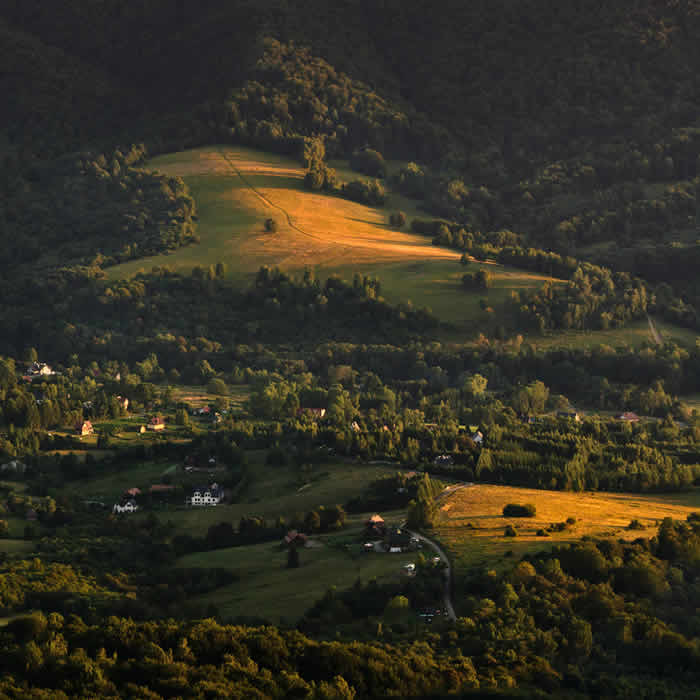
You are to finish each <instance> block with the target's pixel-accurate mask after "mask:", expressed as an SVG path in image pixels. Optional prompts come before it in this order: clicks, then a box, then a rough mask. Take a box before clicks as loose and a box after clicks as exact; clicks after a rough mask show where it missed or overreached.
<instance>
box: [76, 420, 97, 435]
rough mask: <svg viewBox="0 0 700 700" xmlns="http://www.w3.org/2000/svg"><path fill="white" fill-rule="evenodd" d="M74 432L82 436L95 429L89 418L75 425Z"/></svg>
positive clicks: (90, 433)
mask: <svg viewBox="0 0 700 700" xmlns="http://www.w3.org/2000/svg"><path fill="white" fill-rule="evenodd" d="M75 432H76V433H77V434H78V435H80V436H81V437H83V436H85V435H92V434H93V433H94V432H95V429H94V428H93V427H92V423H91V422H90V421H89V420H84V421H81V422H80V423H78V424H77V425H76V426H75Z"/></svg>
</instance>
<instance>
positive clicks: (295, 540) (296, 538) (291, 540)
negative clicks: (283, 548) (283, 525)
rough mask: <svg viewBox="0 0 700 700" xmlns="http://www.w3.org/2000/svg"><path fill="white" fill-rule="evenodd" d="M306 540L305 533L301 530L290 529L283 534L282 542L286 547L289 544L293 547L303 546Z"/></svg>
mask: <svg viewBox="0 0 700 700" xmlns="http://www.w3.org/2000/svg"><path fill="white" fill-rule="evenodd" d="M306 540H307V537H306V535H305V534H304V533H303V532H299V531H298V530H290V531H289V532H288V533H287V534H286V535H285V536H284V544H285V545H287V546H288V547H289V546H290V545H291V546H294V547H303V546H304V545H306Z"/></svg>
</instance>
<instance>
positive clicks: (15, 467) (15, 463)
mask: <svg viewBox="0 0 700 700" xmlns="http://www.w3.org/2000/svg"><path fill="white" fill-rule="evenodd" d="M26 469H27V465H26V464H24V463H23V462H20V461H19V460H17V459H12V460H10V461H9V462H5V464H0V472H17V473H19V474H24V472H25V471H26Z"/></svg>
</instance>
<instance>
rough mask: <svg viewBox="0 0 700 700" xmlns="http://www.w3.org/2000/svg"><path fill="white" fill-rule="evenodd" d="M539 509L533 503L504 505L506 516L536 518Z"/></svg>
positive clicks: (504, 514) (504, 515)
mask: <svg viewBox="0 0 700 700" xmlns="http://www.w3.org/2000/svg"><path fill="white" fill-rule="evenodd" d="M536 513H537V509H536V508H535V506H534V505H533V504H532V503H525V504H520V503H509V504H508V505H506V506H504V507H503V517H504V518H534V517H535V514H536Z"/></svg>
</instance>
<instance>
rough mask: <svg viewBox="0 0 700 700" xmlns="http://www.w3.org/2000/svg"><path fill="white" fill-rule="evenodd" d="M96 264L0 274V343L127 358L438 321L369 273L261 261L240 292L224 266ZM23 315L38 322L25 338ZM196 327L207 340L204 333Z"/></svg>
mask: <svg viewBox="0 0 700 700" xmlns="http://www.w3.org/2000/svg"><path fill="white" fill-rule="evenodd" d="M98 272H99V270H97V272H95V274H89V275H86V276H84V277H80V278H78V279H76V278H75V277H74V276H73V274H72V273H71V272H69V271H57V272H55V273H54V274H53V275H52V276H50V277H49V278H47V279H36V278H31V279H25V280H24V281H23V283H21V284H20V283H17V282H16V283H14V284H10V283H9V281H6V282H5V284H4V285H3V283H2V282H0V289H2V291H3V292H5V291H7V297H5V299H6V300H7V305H6V306H3V308H2V309H0V318H2V320H3V323H4V328H5V332H4V334H3V338H2V344H0V349H2V350H4V351H5V352H7V353H8V354H11V355H14V356H18V355H20V354H21V353H22V351H23V348H24V347H25V345H26V342H27V340H26V339H27V337H32V338H33V339H36V340H35V341H34V342H35V344H36V347H37V350H39V351H40V352H41V353H42V355H45V354H47V353H50V354H51V355H52V357H58V358H61V359H66V358H68V357H69V356H70V355H71V354H73V353H75V352H79V353H83V354H84V355H85V356H86V357H89V358H95V359H97V358H99V357H101V356H102V355H103V353H104V350H105V348H106V347H107V346H109V350H110V357H111V358H112V359H116V360H120V361H124V360H126V361H131V362H133V361H135V360H136V359H140V358H139V355H140V356H141V358H143V357H144V351H145V354H146V355H147V354H148V353H149V352H150V351H151V350H155V351H157V352H159V353H160V352H161V350H163V349H165V348H166V347H168V348H169V349H170V350H175V349H177V347H178V346H180V345H182V344H183V343H184V344H185V346H186V347H189V346H190V345H191V344H192V343H193V342H203V343H204V346H205V347H208V348H210V351H211V350H214V349H215V348H219V349H220V348H221V345H222V343H223V344H226V345H227V346H231V345H235V344H240V343H249V342H261V341H267V342H272V343H277V342H278V341H279V340H280V339H284V340H285V342H320V341H323V340H330V339H334V338H335V339H351V338H357V337H365V338H367V339H368V340H369V339H374V340H378V341H382V340H390V339H394V340H395V339H397V338H402V339H407V338H408V337H411V336H414V335H420V334H422V333H425V332H426V331H428V330H432V329H435V328H436V327H437V326H438V321H437V320H436V319H435V317H434V316H433V315H432V314H431V313H430V312H429V311H427V310H425V309H415V308H413V307H412V306H411V305H410V304H405V305H400V306H392V305H390V304H389V303H388V302H386V301H385V300H384V299H383V298H382V297H381V296H380V294H379V285H378V283H377V282H376V281H373V280H370V279H368V278H362V277H359V276H358V277H356V278H355V279H354V280H353V281H352V282H345V281H343V280H341V279H339V278H337V277H329V278H328V279H327V280H326V281H324V282H323V283H322V282H320V281H319V280H316V279H315V278H314V276H313V275H312V274H311V273H310V272H309V273H306V275H305V276H304V277H303V278H302V279H294V278H292V277H290V276H289V275H288V274H286V273H283V272H280V271H279V270H271V269H268V268H263V269H262V270H261V271H260V272H259V274H258V275H257V277H256V281H255V282H254V283H253V285H252V286H251V287H250V288H248V289H246V290H244V291H241V290H239V289H238V288H237V287H235V286H233V285H232V284H231V283H230V282H229V281H227V280H226V279H224V275H225V267H224V266H220V269H219V268H216V269H215V268H214V266H212V267H211V269H210V270H203V269H201V268H195V269H194V270H193V272H192V274H191V275H181V274H178V273H173V272H171V271H170V270H168V269H167V268H161V269H157V270H155V271H153V272H151V273H150V274H142V275H137V276H136V277H134V278H132V279H131V280H119V281H114V282H112V281H110V282H103V281H100V279H99V275H98ZM14 302H16V304H15V303H14ZM27 318H31V319H32V327H33V328H34V329H36V330H35V331H33V332H32V334H31V336H28V335H27V328H26V324H27V321H26V319H27ZM63 319H70V323H66V321H64V320H63ZM203 328H206V333H207V335H208V336H209V340H207V339H205V338H203V336H202V332H203V331H202V329H203ZM144 331H145V335H144ZM138 337H145V338H150V340H148V341H146V346H148V347H144V346H143V345H142V344H141V343H140V342H139V341H137V342H136V343H135V342H134V340H133V339H134V338H138ZM187 339H189V341H188V340H187ZM196 339H199V341H196ZM153 343H154V344H153ZM139 345H140V347H139ZM157 348H160V350H157ZM168 355H169V357H170V359H171V360H175V359H176V358H177V357H178V354H177V353H172V354H170V352H169V351H168ZM181 357H182V359H190V358H186V357H185V356H181ZM198 359H199V358H198ZM187 364H189V362H188V363H187ZM173 366H175V367H177V368H178V370H180V371H182V369H183V366H182V364H181V363H179V362H175V365H172V364H170V363H169V364H168V366H166V369H170V368H171V367H173Z"/></svg>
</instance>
